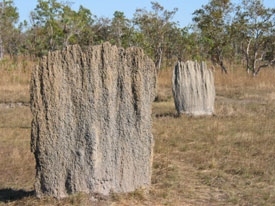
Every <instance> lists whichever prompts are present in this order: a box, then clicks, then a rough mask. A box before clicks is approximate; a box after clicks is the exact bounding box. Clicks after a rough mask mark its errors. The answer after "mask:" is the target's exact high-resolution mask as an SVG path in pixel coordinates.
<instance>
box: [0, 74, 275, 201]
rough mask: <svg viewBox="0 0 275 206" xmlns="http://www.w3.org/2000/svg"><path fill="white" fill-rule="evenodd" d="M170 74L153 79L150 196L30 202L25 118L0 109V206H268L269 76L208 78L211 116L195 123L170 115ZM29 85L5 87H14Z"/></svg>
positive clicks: (273, 173) (273, 121) (272, 172)
mask: <svg viewBox="0 0 275 206" xmlns="http://www.w3.org/2000/svg"><path fill="white" fill-rule="evenodd" d="M0 71H1V70H0ZM171 73H172V72H171V69H170V70H169V69H167V70H165V71H162V72H161V73H160V75H159V93H160V97H161V98H160V100H161V101H159V102H155V103H154V104H153V134H154V137H155V155H154V163H153V174H152V187H151V188H150V189H149V190H147V191H145V190H138V191H136V192H133V193H129V194H124V195H119V194H113V195H111V197H108V198H104V197H98V198H99V200H95V199H93V198H92V196H91V195H85V194H77V195H74V196H72V197H70V198H67V199H65V200H60V201H59V200H55V199H52V198H45V199H41V200H38V199H36V198H35V197H33V193H32V190H33V181H34V175H35V170H34V166H35V162H34V158H33V156H32V154H31V153H30V148H29V141H30V121H31V115H30V111H29V109H28V108H26V107H19V108H0V164H1V168H0V205H125V206H128V205H173V206H174V205H192V206H200V205H201V206H207V205H211V206H215V205H217V206H220V205H226V206H227V205H229V206H230V205H242V206H245V205H247V206H249V205H251V206H252V205H253V206H254V205H267V206H269V205H270V206H271V205H275V193H274V191H275V181H274V180H275V164H274V158H275V127H274V125H275V83H274V79H275V70H263V71H262V72H261V73H260V75H259V76H258V77H256V78H251V77H249V76H247V74H246V73H244V72H241V71H240V70H236V71H231V72H230V74H229V75H221V73H220V72H219V71H218V72H215V81H216V88H217V99H216V105H215V110H216V112H215V115H214V116H211V117H196V118H195V117H185V116H182V117H177V116H176V111H175V108H174V103H173V98H172V94H171V75H172V74H171ZM5 74H6V75H7V78H8V76H9V75H8V73H5ZM10 74H11V73H10ZM25 74H29V71H26V73H25ZM19 76H20V75H19ZM27 76H28V75H27ZM23 77H24V78H25V76H24V75H23ZM24 78H23V79H24ZM10 79H12V78H10ZM1 81H2V79H1ZM28 81H29V80H27V79H26V81H25V80H24V81H23V80H22V81H21V80H20V81H14V82H13V83H12V82H9V83H7V84H8V85H9V86H10V88H13V87H14V85H18V84H19V88H20V85H21V83H22V85H23V86H22V87H24V86H26V87H27V83H28ZM18 82H21V83H18ZM1 86H3V84H2V83H0V87H1ZM14 88H16V87H14ZM11 91H12V89H11ZM17 91H20V90H16V91H15V92H14V95H15V94H17V93H16V92H17ZM0 97H2V96H0ZM25 98H26V99H27V97H25ZM11 99H12V100H13V101H15V100H16V97H13V95H11ZM0 101H2V99H1V98H0ZM5 101H6V100H5ZM2 102H3V101H2Z"/></svg>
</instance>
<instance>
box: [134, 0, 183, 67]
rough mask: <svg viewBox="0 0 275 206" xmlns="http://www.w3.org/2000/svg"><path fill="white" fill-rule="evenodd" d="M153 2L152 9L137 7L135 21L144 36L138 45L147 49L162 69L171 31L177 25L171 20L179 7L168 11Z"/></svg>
mask: <svg viewBox="0 0 275 206" xmlns="http://www.w3.org/2000/svg"><path fill="white" fill-rule="evenodd" d="M151 4H152V11H147V10H145V9H137V10H136V13H135V14H134V19H133V22H134V24H135V25H136V26H138V32H140V33H142V34H143V37H144V38H143V43H142V45H138V46H142V47H143V48H144V49H145V51H146V52H147V54H149V56H151V57H152V58H153V59H154V61H155V65H156V66H157V68H158V69H160V66H161V62H162V58H163V54H164V52H165V49H167V47H166V46H167V44H168V41H169V33H170V31H171V30H172V29H173V28H174V27H175V25H176V24H175V23H174V22H172V21H171V20H172V18H173V16H174V15H175V13H176V12H177V10H178V9H177V8H175V9H174V10H172V11H168V10H165V9H164V7H162V6H161V5H160V4H159V3H157V2H151Z"/></svg>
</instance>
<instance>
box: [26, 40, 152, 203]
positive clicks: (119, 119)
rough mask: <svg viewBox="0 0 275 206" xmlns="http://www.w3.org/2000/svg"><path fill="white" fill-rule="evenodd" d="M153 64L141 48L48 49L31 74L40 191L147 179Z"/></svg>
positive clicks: (125, 187)
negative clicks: (52, 50)
mask: <svg viewBox="0 0 275 206" xmlns="http://www.w3.org/2000/svg"><path fill="white" fill-rule="evenodd" d="M155 88H156V69H155V66H154V63H153V62H152V61H151V60H150V59H149V58H148V57H147V56H145V55H144V53H143V51H142V50H141V49H139V48H129V49H126V50H124V49H122V48H117V47H116V46H111V45H110V44H109V43H104V44H102V45H98V46H92V47H89V48H86V49H85V50H83V49H81V48H80V47H79V46H77V45H75V46H69V47H67V48H66V49H64V50H62V51H55V52H50V53H49V54H48V56H46V57H44V58H43V59H42V60H41V62H40V65H39V66H37V67H36V68H35V69H34V70H33V74H32V80H31V90H30V91H31V110H32V114H33V121H32V141H31V142H32V143H31V144H32V145H31V147H32V152H33V153H34V155H35V159H36V180H35V192H36V195H37V196H38V197H42V196H53V197H57V198H63V197H66V196H68V195H69V194H73V193H76V192H86V193H100V194H104V195H106V194H109V193H110V191H113V192H130V191H134V190H135V189H137V188H140V187H145V186H148V185H150V181H151V170H152V168H151V167H152V166H151V164H152V153H153V150H152V149H153V143H154V141H153V136H152V123H151V104H152V101H153V100H154V97H155Z"/></svg>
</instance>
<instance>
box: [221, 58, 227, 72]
mask: <svg viewBox="0 0 275 206" xmlns="http://www.w3.org/2000/svg"><path fill="white" fill-rule="evenodd" d="M220 66H221V70H222V72H224V73H226V74H227V69H226V67H225V66H224V64H223V61H222V60H221V61H220Z"/></svg>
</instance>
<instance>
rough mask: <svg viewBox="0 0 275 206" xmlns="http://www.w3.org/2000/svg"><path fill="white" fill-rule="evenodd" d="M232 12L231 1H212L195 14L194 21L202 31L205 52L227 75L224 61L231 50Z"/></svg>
mask: <svg viewBox="0 0 275 206" xmlns="http://www.w3.org/2000/svg"><path fill="white" fill-rule="evenodd" d="M232 10H233V5H232V3H231V2H230V0H211V1H210V2H209V3H208V4H207V5H204V6H202V8H201V9H198V10H196V11H195V12H194V13H193V15H194V18H193V21H194V22H195V23H196V26H197V27H198V29H199V30H200V34H201V37H202V41H203V45H204V48H205V52H206V53H207V54H208V55H209V57H210V58H211V60H212V62H214V63H217V64H219V65H220V67H221V69H222V71H224V72H225V73H227V69H226V67H225V64H224V59H225V56H226V54H227V52H228V51H229V50H230V42H231V32H230V28H231V18H230V17H231V15H230V14H231V12H232Z"/></svg>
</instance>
